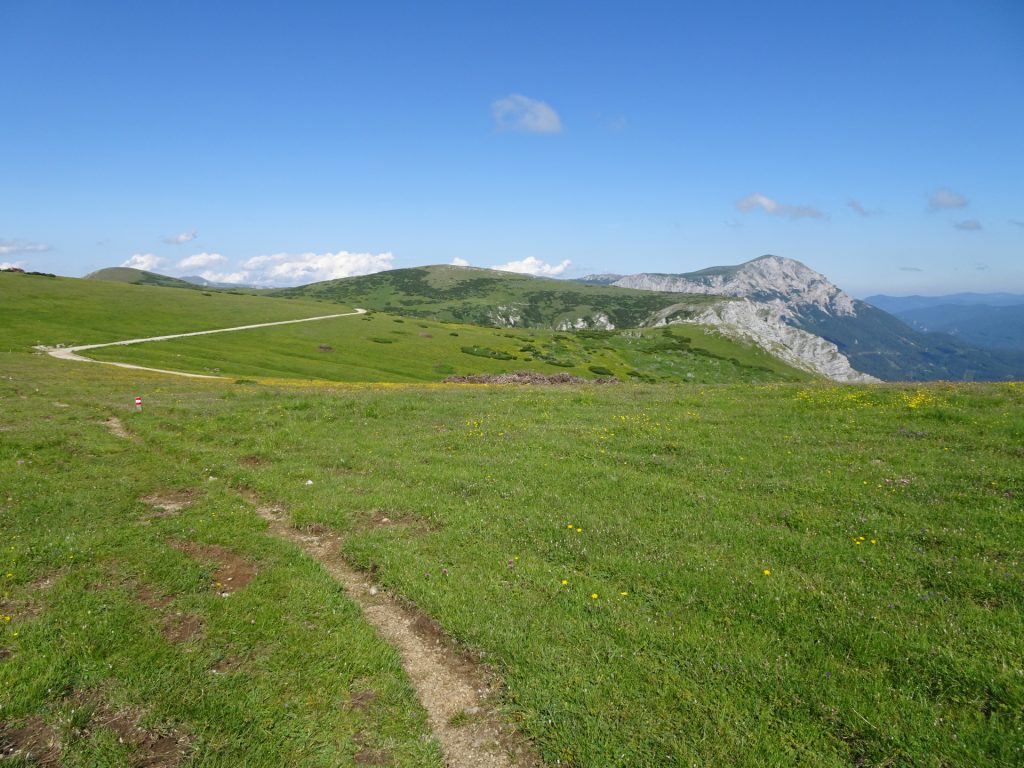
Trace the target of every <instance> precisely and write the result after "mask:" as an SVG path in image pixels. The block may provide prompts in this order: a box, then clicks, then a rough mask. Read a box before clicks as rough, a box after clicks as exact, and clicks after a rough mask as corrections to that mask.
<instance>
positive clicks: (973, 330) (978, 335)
mask: <svg viewBox="0 0 1024 768" xmlns="http://www.w3.org/2000/svg"><path fill="white" fill-rule="evenodd" d="M865 301H867V302H868V303H870V304H873V305H874V306H876V307H879V308H880V309H884V310H885V311H886V312H889V313H891V314H893V315H895V316H896V317H898V318H899V319H900V320H902V321H903V322H905V323H906V324H907V325H909V326H910V327H912V328H916V329H917V330H919V331H924V332H938V333H945V334H948V335H950V336H952V337H954V338H956V339H959V340H960V341H962V342H964V343H967V344H973V345H974V346H977V347H983V348H985V349H992V350H1011V351H1016V352H1024V295H1021V294H1013V293H956V294H951V295H949V296H869V297H868V298H867V299H865Z"/></svg>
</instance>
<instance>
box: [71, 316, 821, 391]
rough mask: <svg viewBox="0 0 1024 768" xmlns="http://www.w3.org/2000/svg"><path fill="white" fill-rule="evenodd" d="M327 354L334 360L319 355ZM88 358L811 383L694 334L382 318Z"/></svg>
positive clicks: (235, 370) (209, 365)
mask: <svg viewBox="0 0 1024 768" xmlns="http://www.w3.org/2000/svg"><path fill="white" fill-rule="evenodd" d="M278 301H282V300H280V299H278ZM684 331H685V335H684V333H683V332H684ZM325 348H329V350H330V351H326V352H325V351H323V350H324V349H325ZM86 354H88V355H90V356H92V357H95V358H96V359H101V360H117V361H123V362H130V363H135V364H138V365H145V366H149V367H155V368H171V369H172V370H178V369H181V370H188V371H190V372H194V373H215V374H220V375H226V376H233V377H239V376H245V377H264V378H305V379H324V380H330V381H353V382H356V381H404V382H414V381H441V380H442V379H444V378H445V377H446V376H449V375H452V374H459V375H466V374H474V373H502V372H506V371H516V370H530V371H538V372H542V373H558V372H560V371H566V372H568V373H572V374H575V375H578V376H583V377H586V378H594V377H595V376H597V375H598V374H596V373H595V372H594V371H593V370H592V367H598V368H601V369H604V370H607V371H609V373H608V374H603V375H608V376H616V377H618V378H620V379H624V380H627V379H629V378H631V377H632V378H641V379H644V380H648V381H656V380H665V381H688V382H694V383H718V382H730V383H731V382H737V381H751V382H755V383H756V382H770V381H785V380H789V381H799V380H805V379H809V378H810V376H809V375H808V374H805V373H802V372H800V371H796V370H794V369H793V368H790V367H789V366H787V365H785V364H784V363H781V362H780V361H778V360H777V359H775V358H773V357H771V356H770V355H768V354H767V353H765V352H762V351H761V350H759V349H756V348H753V347H745V346H743V345H741V344H737V343H736V342H733V341H730V340H728V339H725V338H722V337H720V336H715V335H713V334H711V333H707V332H705V331H703V330H702V329H700V328H696V327H683V326H679V327H676V328H673V329H645V330H643V331H626V332H620V331H589V332H581V333H554V332H551V331H543V330H533V331H530V330H515V331H511V330H508V331H499V330H497V329H494V328H481V327H478V326H469V325H452V324H448V323H436V322H430V321H420V320H417V321H412V320H410V321H408V322H406V321H403V320H402V319H401V318H396V317H394V316H391V315H384V314H379V313H374V314H372V315H368V316H364V317H362V318H358V317H343V318H338V319H336V320H326V321H321V322H317V323H309V324H303V325H294V326H284V327H280V328H266V329H257V330H253V331H245V332H244V333H232V334H221V335H213V336H205V337H195V338H189V339H174V340H171V341H165V342H151V343H147V344H142V345H136V346H131V347H110V348H106V349H99V350H90V351H89V352H87V353H86Z"/></svg>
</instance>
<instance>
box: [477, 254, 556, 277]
mask: <svg viewBox="0 0 1024 768" xmlns="http://www.w3.org/2000/svg"><path fill="white" fill-rule="evenodd" d="M571 265H572V262H571V261H569V259H566V260H565V261H563V262H561V263H560V264H548V263H547V262H544V261H541V260H540V259H538V258H536V257H535V256H527V257H526V258H525V259H523V260H521V261H510V262H508V264H501V265H499V266H497V267H493V269H500V270H501V271H502V272H516V273H518V274H520V275H534V276H537V277H541V276H543V277H555V276H556V275H560V274H562V273H563V272H565V270H567V269H568V268H569V267H570V266H571Z"/></svg>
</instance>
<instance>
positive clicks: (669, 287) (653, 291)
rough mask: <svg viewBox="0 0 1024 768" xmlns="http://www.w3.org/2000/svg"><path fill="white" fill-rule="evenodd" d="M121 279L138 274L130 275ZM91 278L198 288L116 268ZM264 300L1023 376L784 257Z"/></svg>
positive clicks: (793, 358)
mask: <svg viewBox="0 0 1024 768" xmlns="http://www.w3.org/2000/svg"><path fill="white" fill-rule="evenodd" d="M126 272H135V273H136V274H137V275H138V277H139V279H138V280H130V279H126V278H127V277H128V276H127V275H126V274H125V273H126ZM111 273H114V274H111ZM91 277H99V278H100V279H118V280H121V281H123V282H147V283H149V284H160V285H174V286H175V287H189V288H195V287H196V286H194V285H193V284H191V283H188V282H186V281H184V280H178V279H176V278H165V277H164V276H162V275H154V274H153V273H144V272H139V271H138V270H125V269H123V268H122V269H118V270H101V271H100V272H99V273H93V275H91ZM157 280H162V281H164V282H155V281H157ZM206 287H214V286H206ZM232 287H237V286H232ZM261 293H263V291H261ZM266 293H267V294H269V295H273V296H282V297H304V298H314V299H320V300H326V301H334V302H338V303H344V304H349V305H356V306H362V307H367V308H369V309H376V310H379V311H384V312H391V313H395V314H403V315H412V316H417V317H424V318H430V319H433V320H443V321H455V322H463V323H474V324H478V325H491V326H498V327H536V328H541V327H543V328H553V329H556V330H568V331H572V330H587V329H591V330H592V329H613V328H636V327H644V326H658V325H676V324H686V323H689V324H696V325H702V326H710V327H713V328H714V329H715V330H716V331H718V332H719V333H720V334H722V335H725V336H729V337H731V338H734V339H737V340H739V341H742V342H744V343H747V344H755V345H757V346H759V347H761V348H762V349H764V350H766V351H768V352H770V353H771V354H773V355H775V356H776V357H778V358H780V359H781V360H784V361H785V362H787V363H789V364H790V365H793V366H796V367H798V368H801V369H803V370H806V371H812V372H815V373H818V374H820V375H824V376H828V377H829V378H832V379H834V380H836V381H847V382H858V381H860V382H863V381H876V380H879V379H881V380H887V381H899V380H918V381H924V380H935V379H948V380H976V381H992V380H997V381H998V380H1010V379H1022V378H1024V352H1018V351H1016V350H1014V349H1012V348H1011V349H1007V350H1001V351H995V350H993V349H983V348H981V347H980V346H976V345H972V344H970V343H967V342H966V341H965V340H964V339H962V338H957V337H955V336H954V335H950V334H944V333H934V332H924V331H922V330H919V329H916V328H913V327H911V326H910V325H907V324H906V323H905V322H903V321H901V320H900V319H898V318H897V317H895V316H893V315H891V314H889V313H888V312H885V311H883V310H882V309H880V308H878V307H877V306H874V305H872V304H870V303H867V302H864V301H860V300H858V299H854V298H852V297H851V296H849V295H848V294H846V293H845V292H843V291H842V290H841V289H839V288H838V287H837V286H835V285H833V284H832V283H831V282H830V281H829V280H828V279H827V278H826V277H825V276H824V275H822V274H820V273H818V272H815V271H814V270H812V269H810V268H809V267H807V266H805V265H804V264H801V263H800V262H798V261H794V260H793V259H787V258H783V257H780V256H762V257H760V258H757V259H754V260H752V261H748V262H745V263H744V264H738V265H734V266H724V267H711V268H708V269H703V270H700V271H698V272H689V273H681V274H654V273H643V274H636V275H617V274H602V275H590V276H588V277H585V278H582V279H580V280H576V281H571V280H553V279H549V278H536V277H529V276H525V275H519V274H513V273H509V272H501V271H496V270H489V269H479V268H474V267H455V266H430V267H416V268H411V269H396V270H389V271H386V272H378V273H376V274H372V275H366V276H361V277H350V278H342V279H340V280H329V281H325V282H321V283H313V284H310V285H304V286H299V287H296V288H283V289H275V290H269V291H266Z"/></svg>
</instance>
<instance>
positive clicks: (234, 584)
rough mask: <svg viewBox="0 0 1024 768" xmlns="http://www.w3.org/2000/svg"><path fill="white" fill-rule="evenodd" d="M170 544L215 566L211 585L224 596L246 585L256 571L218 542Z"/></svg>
mask: <svg viewBox="0 0 1024 768" xmlns="http://www.w3.org/2000/svg"><path fill="white" fill-rule="evenodd" d="M171 546H172V547H174V548H175V549H177V550H179V551H180V552H184V553H185V554H186V555H189V556H190V557H193V558H195V559H196V560H198V561H200V562H201V563H208V564H210V565H214V566H216V568H215V570H214V571H213V574H212V575H211V579H212V581H213V587H214V589H216V590H217V593H218V594H220V595H222V596H224V597H227V596H228V595H230V594H232V593H234V592H237V591H238V590H240V589H243V588H244V587H246V586H248V585H249V582H251V581H252V580H253V579H254V578H256V574H257V573H258V571H257V570H256V566H255V565H254V564H253V563H250V562H249V561H248V560H246V559H245V558H244V557H242V556H240V555H238V554H236V553H234V552H232V551H231V550H230V549H228V548H227V547H222V546H220V545H219V544H198V543H196V542H194V541H172V542H171Z"/></svg>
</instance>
